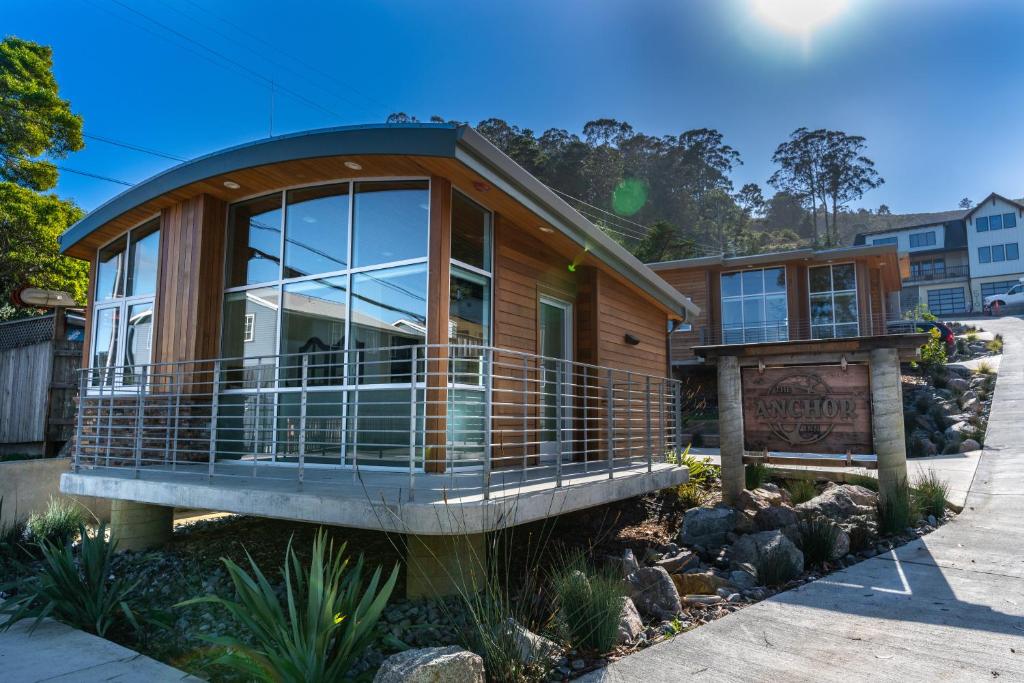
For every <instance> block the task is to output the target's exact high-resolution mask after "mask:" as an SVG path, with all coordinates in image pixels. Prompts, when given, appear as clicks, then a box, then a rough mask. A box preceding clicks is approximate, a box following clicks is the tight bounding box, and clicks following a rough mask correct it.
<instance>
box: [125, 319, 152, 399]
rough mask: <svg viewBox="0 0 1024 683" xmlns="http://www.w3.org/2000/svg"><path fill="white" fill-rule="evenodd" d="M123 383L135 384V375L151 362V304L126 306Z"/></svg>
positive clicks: (144, 369)
mask: <svg viewBox="0 0 1024 683" xmlns="http://www.w3.org/2000/svg"><path fill="white" fill-rule="evenodd" d="M124 343H125V358H124V364H125V370H124V384H135V383H136V382H135V377H136V375H138V374H140V373H142V372H144V371H146V372H148V368H145V367H144V366H147V365H149V364H150V363H152V362H153V304H152V302H150V303H144V304H132V305H131V306H129V307H128V320H127V321H126V325H125V335H124Z"/></svg>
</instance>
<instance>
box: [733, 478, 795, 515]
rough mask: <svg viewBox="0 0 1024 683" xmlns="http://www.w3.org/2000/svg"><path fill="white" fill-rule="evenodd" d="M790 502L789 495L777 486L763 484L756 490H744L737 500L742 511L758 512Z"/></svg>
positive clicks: (737, 505)
mask: <svg viewBox="0 0 1024 683" xmlns="http://www.w3.org/2000/svg"><path fill="white" fill-rule="evenodd" d="M788 502H789V494H788V493H787V492H786V491H785V489H780V488H779V487H778V486H776V485H775V484H762V485H761V486H759V487H758V488H756V489H743V490H742V491H740V494H739V496H738V497H737V499H736V507H737V508H739V509H740V510H750V511H753V512H756V511H757V510H763V509H764V508H767V507H776V506H779V505H784V504H786V503H788Z"/></svg>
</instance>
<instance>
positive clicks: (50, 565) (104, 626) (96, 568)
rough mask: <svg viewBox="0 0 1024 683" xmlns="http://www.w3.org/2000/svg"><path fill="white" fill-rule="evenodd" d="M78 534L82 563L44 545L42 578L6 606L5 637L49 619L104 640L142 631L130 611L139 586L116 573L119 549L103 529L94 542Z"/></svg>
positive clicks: (25, 583) (65, 550) (26, 583)
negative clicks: (27, 622)
mask: <svg viewBox="0 0 1024 683" xmlns="http://www.w3.org/2000/svg"><path fill="white" fill-rule="evenodd" d="M78 533H79V534H80V536H81V539H82V542H81V545H80V547H79V558H78V561H76V560H75V556H74V552H73V550H72V547H71V546H70V545H58V544H55V543H52V542H51V541H49V540H47V539H43V540H42V541H41V543H40V548H41V550H42V569H41V570H40V573H39V575H38V576H32V577H29V578H27V579H23V580H22V581H20V582H19V583H18V584H17V585H16V588H17V594H16V595H15V597H14V598H11V599H10V600H8V601H7V602H6V603H3V607H2V609H0V614H7V615H9V619H8V621H7V622H6V623H4V624H3V625H0V631H3V630H6V629H8V628H10V627H11V626H13V625H14V624H16V623H17V622H19V621H21V620H22V619H35V622H34V623H33V625H32V628H33V629H34V628H35V627H36V626H38V625H39V623H40V622H41V621H42V620H43V619H45V618H47V617H51V618H54V619H56V620H58V621H62V622H64V623H65V624H69V625H71V626H74V627H75V628H78V629H81V630H83V631H87V632H89V633H95V634H96V635H98V636H100V637H101V638H103V637H105V636H106V635H107V634H108V633H111V632H113V631H117V630H119V629H123V628H126V627H127V626H129V625H131V626H132V627H134V628H135V629H136V630H137V629H138V628H139V623H138V620H137V619H136V615H135V613H134V611H133V610H132V607H131V601H132V598H133V597H134V594H135V588H136V584H135V583H129V582H128V581H127V580H125V579H123V578H114V575H113V572H112V568H111V566H112V562H113V559H114V553H115V551H116V550H117V544H116V543H111V542H107V540H106V536H105V535H106V528H105V527H104V526H102V525H101V526H100V528H99V530H98V531H97V532H96V535H95V536H89V534H88V532H87V531H86V529H85V527H84V526H80V527H79V528H78Z"/></svg>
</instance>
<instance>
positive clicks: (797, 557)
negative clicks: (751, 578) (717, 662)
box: [732, 531, 804, 578]
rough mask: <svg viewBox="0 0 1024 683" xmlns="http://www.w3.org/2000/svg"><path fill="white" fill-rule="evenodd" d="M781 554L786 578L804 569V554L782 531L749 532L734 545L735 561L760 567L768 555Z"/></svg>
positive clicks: (798, 573)
mask: <svg viewBox="0 0 1024 683" xmlns="http://www.w3.org/2000/svg"><path fill="white" fill-rule="evenodd" d="M775 556H779V558H780V559H779V562H780V563H782V568H783V569H784V571H783V574H784V575H786V578H795V577H797V576H799V575H800V574H802V573H803V571H804V554H803V553H802V552H800V549H799V548H797V547H796V545H795V544H794V543H793V542H792V541H791V540H789V539H788V538H787V537H786V535H785V534H783V533H782V532H781V531H761V532H758V533H756V534H749V535H747V536H744V537H743V538H741V539H740V540H738V541H736V543H734V544H733V545H732V559H733V562H736V563H743V564H749V565H752V566H754V567H760V566H761V563H762V561H763V560H765V559H766V558H768V557H773V558H774V557H775Z"/></svg>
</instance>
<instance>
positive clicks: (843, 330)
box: [836, 325, 857, 337]
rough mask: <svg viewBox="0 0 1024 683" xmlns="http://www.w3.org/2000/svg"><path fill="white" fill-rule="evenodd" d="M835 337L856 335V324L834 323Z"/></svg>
mask: <svg viewBox="0 0 1024 683" xmlns="http://www.w3.org/2000/svg"><path fill="white" fill-rule="evenodd" d="M836 336H837V337H856V336H857V325H836Z"/></svg>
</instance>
